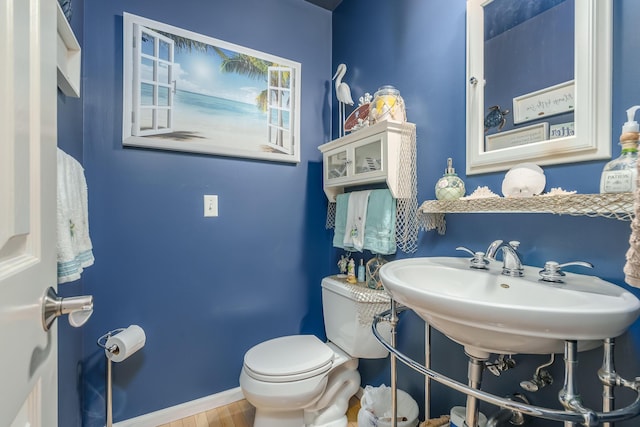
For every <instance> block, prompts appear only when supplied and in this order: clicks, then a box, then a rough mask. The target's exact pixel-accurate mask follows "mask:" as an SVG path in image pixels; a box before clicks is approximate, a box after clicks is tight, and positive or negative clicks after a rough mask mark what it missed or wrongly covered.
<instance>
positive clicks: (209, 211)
mask: <svg viewBox="0 0 640 427" xmlns="http://www.w3.org/2000/svg"><path fill="white" fill-rule="evenodd" d="M204 216H218V196H211V195H206V194H205V195H204Z"/></svg>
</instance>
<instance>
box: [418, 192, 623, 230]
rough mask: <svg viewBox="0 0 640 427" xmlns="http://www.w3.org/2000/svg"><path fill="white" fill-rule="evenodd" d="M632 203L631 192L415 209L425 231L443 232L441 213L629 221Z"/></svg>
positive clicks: (454, 203) (443, 203)
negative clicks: (526, 214) (572, 217)
mask: <svg viewBox="0 0 640 427" xmlns="http://www.w3.org/2000/svg"><path fill="white" fill-rule="evenodd" d="M633 203H634V197H633V193H608V194H569V195H556V196H544V195H543V196H534V197H509V198H504V197H491V198H483V199H459V200H446V201H444V200H427V201H426V202H424V203H423V204H422V205H421V206H420V208H419V210H418V212H419V215H420V216H421V222H422V225H423V227H424V228H425V229H426V230H427V231H429V230H433V229H437V230H438V232H439V233H440V234H444V231H445V220H444V215H445V214H451V213H550V214H557V215H573V216H590V217H606V218H615V219H619V220H623V221H630V220H631V219H632V218H633V216H634V207H633Z"/></svg>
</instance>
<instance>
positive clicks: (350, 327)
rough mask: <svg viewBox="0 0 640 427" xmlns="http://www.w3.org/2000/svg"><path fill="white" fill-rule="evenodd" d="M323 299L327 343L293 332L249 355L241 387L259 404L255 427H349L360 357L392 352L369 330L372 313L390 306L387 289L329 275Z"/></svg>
mask: <svg viewBox="0 0 640 427" xmlns="http://www.w3.org/2000/svg"><path fill="white" fill-rule="evenodd" d="M322 301H323V312H324V319H325V329H326V332H327V338H328V339H329V341H328V342H326V343H324V342H322V341H321V340H319V339H318V338H317V337H316V336H314V335H291V336H284V337H278V338H274V339H271V340H268V341H265V342H263V343H260V344H257V345H256V346H254V347H252V348H251V349H249V350H248V351H247V352H246V353H245V357H244V363H243V367H242V371H241V373H240V388H241V390H242V392H243V394H244V396H245V398H246V399H247V401H248V402H249V403H251V404H252V405H253V406H254V407H255V408H256V415H255V421H254V427H303V426H314V427H346V426H347V417H346V412H347V409H348V405H349V399H350V398H351V396H353V395H354V394H355V393H356V392H357V391H358V389H359V388H360V374H359V373H358V370H357V368H358V358H359V357H360V358H382V357H386V355H387V354H388V353H387V351H386V350H385V349H384V347H382V345H381V344H380V343H378V342H377V341H376V340H375V337H374V336H373V333H372V332H371V320H372V318H373V314H375V313H377V312H381V311H384V310H386V309H388V301H389V297H388V295H387V294H386V293H385V292H384V291H379V290H371V289H368V288H362V287H355V286H354V285H351V284H348V283H346V282H345V281H343V280H339V279H337V278H325V279H323V281H322ZM381 325H384V323H382V324H381ZM380 332H381V333H382V334H383V335H386V336H387V337H388V334H389V332H390V331H389V329H386V330H384V331H383V330H380Z"/></svg>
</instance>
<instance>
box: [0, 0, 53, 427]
mask: <svg viewBox="0 0 640 427" xmlns="http://www.w3.org/2000/svg"><path fill="white" fill-rule="evenodd" d="M55 1H56V0H1V1H0V343H1V344H0V345H1V346H2V353H1V355H0V426H3V427H4V426H10V427H27V426H29V427H46V426H57V424H58V414H57V406H58V397H57V390H58V387H57V352H58V348H57V328H56V325H55V324H54V326H53V327H52V328H51V329H50V330H49V332H45V331H44V329H43V327H42V324H41V300H42V296H43V294H44V292H45V290H46V289H47V288H48V287H49V286H55V283H56V252H55V237H56V228H55V220H56V129H57V127H56V102H57V100H56V96H57V95H56V7H57V6H56V3H55Z"/></svg>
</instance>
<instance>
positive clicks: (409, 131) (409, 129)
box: [325, 124, 420, 253]
mask: <svg viewBox="0 0 640 427" xmlns="http://www.w3.org/2000/svg"><path fill="white" fill-rule="evenodd" d="M397 182H398V194H400V195H402V196H403V197H399V198H397V199H396V245H397V247H398V249H400V250H401V251H403V252H405V253H413V252H415V251H416V250H417V249H418V232H419V231H420V221H419V218H418V186H417V170H416V127H415V125H413V124H404V125H403V126H402V133H401V142H400V167H398V177H397ZM335 223H336V203H335V202H329V204H328V206H327V221H326V224H325V226H326V228H327V229H330V228H334V227H335Z"/></svg>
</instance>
